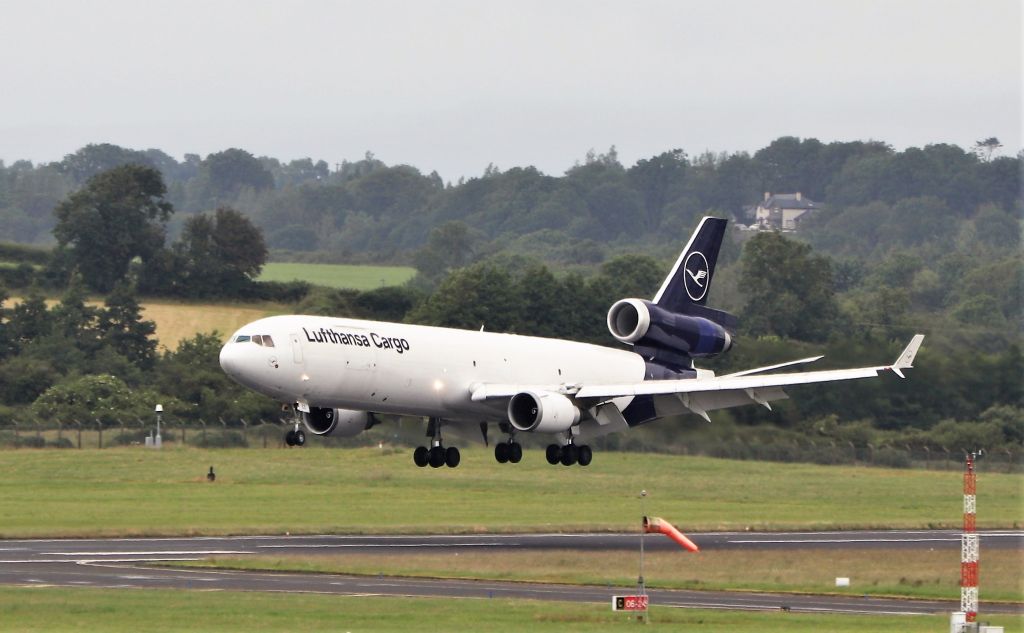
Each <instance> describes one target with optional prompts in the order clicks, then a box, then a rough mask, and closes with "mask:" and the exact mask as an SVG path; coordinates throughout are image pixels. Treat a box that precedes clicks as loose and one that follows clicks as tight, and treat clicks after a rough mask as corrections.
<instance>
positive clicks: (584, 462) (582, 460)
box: [579, 444, 594, 466]
mask: <svg viewBox="0 0 1024 633" xmlns="http://www.w3.org/2000/svg"><path fill="white" fill-rule="evenodd" d="M593 459H594V451H592V450H590V447H589V446H587V445H586V444H584V445H583V446H580V455H579V465H580V466H589V465H590V462H591V460H593Z"/></svg>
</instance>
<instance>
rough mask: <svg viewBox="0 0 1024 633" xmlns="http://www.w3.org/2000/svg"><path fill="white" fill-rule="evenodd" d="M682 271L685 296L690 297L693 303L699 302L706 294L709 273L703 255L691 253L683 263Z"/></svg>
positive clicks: (697, 252) (695, 252) (698, 252)
mask: <svg viewBox="0 0 1024 633" xmlns="http://www.w3.org/2000/svg"><path fill="white" fill-rule="evenodd" d="M683 271H684V272H685V273H686V278H685V279H684V280H683V282H684V285H685V286H686V294H688V295H690V299H692V300H693V301H701V300H702V299H704V297H705V296H706V295H707V294H708V281H709V280H710V277H711V271H710V270H708V260H707V258H706V257H704V253H701V252H700V251H693V252H692V253H690V255H689V256H688V257H687V258H686V262H684V263H683Z"/></svg>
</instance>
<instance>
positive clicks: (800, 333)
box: [740, 233, 839, 341]
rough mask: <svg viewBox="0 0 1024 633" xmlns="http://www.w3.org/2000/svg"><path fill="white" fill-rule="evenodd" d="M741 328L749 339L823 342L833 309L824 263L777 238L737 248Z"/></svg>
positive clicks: (776, 235) (829, 272)
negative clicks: (739, 252)
mask: <svg viewBox="0 0 1024 633" xmlns="http://www.w3.org/2000/svg"><path fill="white" fill-rule="evenodd" d="M740 261H741V265H742V270H743V276H742V279H741V280H740V289H741V290H743V292H744V293H745V294H746V305H745V306H744V308H743V312H742V321H741V323H742V324H743V325H744V326H745V328H746V329H747V330H749V331H750V332H751V333H752V334H755V335H764V334H774V335H778V336H784V337H789V338H795V339H800V340H806V341H822V340H825V339H826V338H828V335H829V333H830V332H831V330H832V327H833V324H834V322H835V320H836V317H837V316H838V313H839V309H838V307H837V305H836V302H835V297H834V291H833V288H832V267H831V265H830V262H829V260H828V258H826V257H822V256H820V255H815V254H814V253H813V252H812V251H811V247H810V246H808V245H807V244H804V243H802V242H797V241H795V240H791V239H788V238H786V237H785V236H783V235H782V234H781V233H759V234H758V235H756V236H754V237H752V238H751V239H750V240H749V241H748V242H747V243H746V245H745V246H744V248H743V255H742V257H741V260H740Z"/></svg>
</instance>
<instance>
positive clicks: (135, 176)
mask: <svg viewBox="0 0 1024 633" xmlns="http://www.w3.org/2000/svg"><path fill="white" fill-rule="evenodd" d="M166 193H167V188H166V187H165V186H164V182H163V178H162V177H161V176H160V172H158V171H157V170H155V169H153V168H151V167H140V166H138V165H124V166H122V167H116V168H114V169H111V170H109V171H105V172H103V173H101V174H99V175H97V176H94V177H93V178H91V179H90V180H89V182H88V183H87V184H86V186H85V187H84V188H83V189H81V190H79V191H77V192H75V193H73V194H71V195H70V196H69V197H68V198H67V199H66V200H65V201H64V202H62V203H60V204H59V205H58V206H57V208H56V209H55V210H54V213H55V214H56V215H57V225H56V226H55V227H54V230H53V234H54V237H56V238H57V243H58V244H59V246H60V248H61V249H66V250H67V251H68V252H69V259H70V260H71V263H72V264H73V266H74V267H75V268H76V269H77V270H78V272H79V273H81V275H82V279H83V280H84V281H85V283H86V284H88V286H89V287H91V288H92V289H94V290H97V291H100V292H108V291H109V290H111V289H112V288H113V287H114V284H116V283H117V281H118V280H120V279H121V278H123V277H124V276H125V274H126V273H127V272H128V264H129V263H130V262H131V260H132V259H133V258H135V257H141V258H142V259H143V260H146V259H148V258H150V257H152V256H153V255H154V254H155V253H156V252H157V251H159V250H160V248H161V247H162V246H163V241H164V223H165V222H166V221H167V219H168V217H169V216H170V215H171V213H172V212H173V209H172V207H171V204H170V203H169V202H167V201H165V200H164V195H165V194H166Z"/></svg>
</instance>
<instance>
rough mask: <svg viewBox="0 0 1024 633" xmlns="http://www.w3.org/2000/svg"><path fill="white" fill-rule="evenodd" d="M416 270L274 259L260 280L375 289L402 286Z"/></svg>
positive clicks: (265, 268)
mask: <svg viewBox="0 0 1024 633" xmlns="http://www.w3.org/2000/svg"><path fill="white" fill-rule="evenodd" d="M415 274H416V269H415V268H410V267H408V266H354V265H349V264H290V263H282V262H271V263H269V264H266V265H264V266H263V272H262V274H260V276H259V278H258V279H257V281H307V282H309V283H311V284H313V285H315V286H327V287H328V288H352V289H354V290H373V289H374V288H381V287H384V286H400V285H402V284H404V283H405V282H407V281H409V280H410V279H412V278H413V276H414V275H415Z"/></svg>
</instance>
